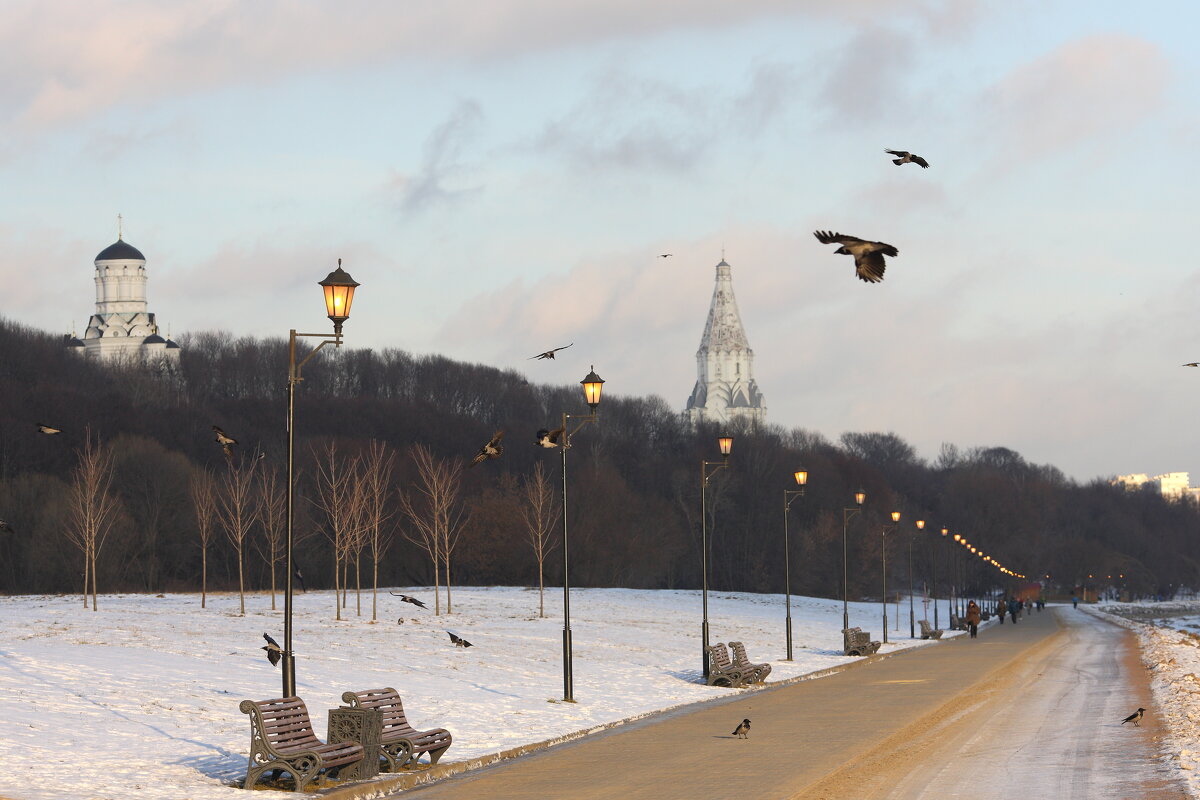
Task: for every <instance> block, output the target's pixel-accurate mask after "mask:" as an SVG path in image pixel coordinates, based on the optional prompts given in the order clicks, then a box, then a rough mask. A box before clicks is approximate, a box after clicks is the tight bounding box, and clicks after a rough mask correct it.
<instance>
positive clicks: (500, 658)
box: [0, 587, 1200, 800]
mask: <svg viewBox="0 0 1200 800" xmlns="http://www.w3.org/2000/svg"><path fill="white" fill-rule="evenodd" d="M402 591H404V592H406V593H408V594H411V595H415V596H417V597H420V598H423V599H425V600H426V601H429V605H430V606H431V607H432V605H433V603H432V590H430V589H420V588H407V589H403V590H402ZM561 601H562V592H561V590H558V591H548V592H547V595H546V617H545V618H544V619H539V618H538V616H537V603H538V597H537V592H536V591H533V590H528V589H522V588H503V587H493V588H456V589H455V590H454V613H453V614H451V615H445V614H443V615H442V616H440V617H435V616H434V614H433V612H432V611H424V610H421V609H418V608H415V607H413V606H411V605H408V604H404V603H401V602H400V601H399V599H398V598H395V597H390V596H388V595H387V594H386V593H383V594H382V595H381V597H380V601H379V602H380V608H381V613H380V620H379V622H378V623H376V624H372V623H371V622H370V621H369V620H370V595H369V594H364V596H363V609H364V614H363V616H361V617H360V616H356V615H355V602H354V598H353V596H351V598H350V603H349V608H348V609H346V610H343V612H342V613H343V617H344V619H343V620H342V621H340V622H339V621H336V620H334V599H333V594H332V592H309V593H307V594H298V595H297V597H296V609H295V617H294V627H295V632H294V644H295V648H296V654H297V667H296V672H297V681H296V683H297V693H298V694H299V695H300V697H302V698H303V699H304V701H305V703H306V704H307V706H308V710H309V714H310V715H311V716H312V719H313V726H314V728H315V729H316V733H317V735H318V736H319V737H322V738H323V737H324V735H325V728H326V714H327V711H328V709H330V708H334V707H336V706H338V705H340V704H341V694H342V692H344V691H347V690H361V689H374V688H379V687H382V686H393V687H395V688H396V689H397V690H398V691H399V692H400V695H401V697H402V698H403V699H404V707H405V711H406V712H407V715H408V717H409V720H410V721H411V722H412V723H413V725H414V726H416V727H418V728H421V727H437V726H442V727H446V728H448V729H450V731H451V732H452V733H453V734H454V745H453V747H451V748H450V750H449V751H448V752H447V753H446V754H445V756H443V759H442V763H448V762H451V761H458V760H463V759H468V758H474V757H478V756H482V755H487V754H490V753H497V752H500V751H503V750H507V749H509V748H512V747H515V746H519V745H523V744H530V743H534V742H541V741H546V740H549V739H553V738H556V737H560V736H565V735H569V734H572V733H575V732H580V731H586V730H588V729H591V728H595V727H597V726H603V725H606V724H609V723H613V722H618V721H620V720H625V719H629V718H632V717H637V716H640V715H644V714H647V713H650V712H653V711H656V710H659V709H664V708H670V707H672V706H677V705H681V704H685V703H693V702H698V701H702V700H706V699H710V698H714V697H720V696H724V695H728V694H732V693H735V692H736V691H738V690H733V689H720V688H715V687H708V686H705V685H704V684H703V683H701V682H699V680H700V666H701V662H700V616H701V604H700V593H699V592H695V591H633V590H623V589H576V590H573V591H572V592H571V629H572V635H573V644H574V678H575V684H574V686H575V688H574V696H575V699H576V701H577V702H576V703H574V704H571V703H563V702H560V701H561V699H562V695H563V681H562V605H561ZM99 605H100V609H99V611H97V612H92V611H90V610H85V609H84V608H83V603H82V600H81V598H80V597H79V596H78V595H74V596H52V597H51V596H33V597H0V764H3V769H0V798H11V799H12V800H75V799H80V800H82V799H84V798H86V800H107V799H109V798H112V799H113V800H115V799H116V798H122V800H124V799H125V798H135V799H137V798H146V799H147V800H181V798H188V800H231V799H232V798H242V797H245V795H244V794H241V793H240V789H238V788H237V787H239V786H240V783H241V779H242V778H243V777H244V775H245V772H246V758H247V754H248V749H249V742H250V735H249V730H250V725H249V720H248V717H246V716H245V715H244V714H242V713H241V712H240V711H239V710H238V703H239V702H240V701H242V700H246V699H253V700H265V699H268V698H273V697H278V696H279V695H280V690H281V677H280V673H279V668H278V667H272V666H271V665H270V663H268V661H267V658H266V654H265V653H264V652H263V651H262V650H261V649H259V648H260V647H261V646H262V645H263V644H264V641H263V638H262V634H263V633H264V632H267V633H270V634H271V635H272V636H273V637H274V638H275V639H277V640H279V641H280V642H281V643H282V639H283V613H282V610H275V611H272V610H270V600H269V597H267V596H265V595H261V594H256V595H251V596H249V597H248V598H247V612H246V616H244V617H243V616H240V615H239V614H238V598H237V595H236V594H234V595H210V596H209V598H208V608H205V609H201V608H200V602H199V597H198V596H196V595H190V594H189V595H167V596H161V595H160V596H157V597H155V596H150V595H114V596H101V597H100V601H99ZM278 605H279V608H280V609H282V599H280V600H279V603H278ZM382 609H386V612H384V611H382ZM947 611H948V608H947V606H946V603H945V601H943V602H942V604H941V609H940V616H941V623H942V625H943V626H945V625H946V620H947V616H948V615H947ZM895 612H896V607H895V605H892V606H889V611H888V615H889V623H890V624H889V628H893V626H894V625H895V621H894V617H893V615H894V614H895ZM923 612H924V610H923V609H922V606H921V603H920V602H919V601H918V603H917V609H916V616H917V618H918V619H921V618H922V617H924V616H925V614H924V613H923ZM880 615H881V610H880V606H879V604H877V603H852V604H851V605H850V624H851V625H852V626H858V627H861V628H863V630H866V631H870V632H871V634H872V637H873V638H875V639H879V638H881V637H880V622H881V619H880ZM397 618H399V619H400V620H401V622H400V624H397ZM929 618H930V619H932V610H931V609H930V614H929ZM900 619H901V622H900V625H899V627H900V628H901V629H902V630H900V631H897V630H894V629H893V630H890V631H889V636H890V637H891V638H893V639H894V640H895V641H893V643H891V644H889V645H885V646H884V649H883V652H887V651H888V650H892V649H899V648H902V647H909V646H913V645H923V644H927V642H921V641H920V640H917V641H912V640H909V639H908V607H907V605H906V604H902V605H901V607H900ZM709 622H710V631H711V636H712V640H713V641H714V642H715V641H724V642H727V641H729V640H731V639H732V640H734V641H737V640H740V641H743V642H745V644H746V649H747V651H748V653H749V656H750V658H751V659H752V660H754V661H769V662H770V663H771V664H772V666H773V671H772V672H771V675H770V679H769V682H775V681H780V680H785V679H787V678H791V677H795V676H799V675H802V674H806V673H810V672H814V671H817V670H821V669H824V668H827V667H832V666H836V665H839V664H844V663H846V662H849V661H853V660H855V659H853V658H847V657H845V656H843V655H842V654H841V632H840V631H841V627H842V604H841V603H840V602H839V601H836V600H824V599H813V598H804V597H795V596H793V598H792V623H793V634H794V639H793V642H794V651H795V652H794V655H795V660H794V661H792V662H787V661H783V660H781V659H782V658H783V657H784V655H785V639H784V598H783V596H782V595H758V594H731V593H726V592H709ZM448 630H449V631H454V632H455V633H456V634H458V635H460V636H462V637H463V638H465V639H467V640H468V641H470V642H471V643H472V644H473V645H474V646H473V647H470V648H466V649H463V648H457V647H454V646H453V645H452V644H451V642H450V638H449V637H448V636H447V635H446V633H445V631H448ZM947 635H948V636H950V635H955V634H949V633H948V634H947ZM1197 689H1198V691H1200V686H1198V687H1197ZM255 796H256V797H260V796H261V797H271V796H278V797H280V798H282V797H284V796H285V795H283V794H282V793H280V794H278V795H276V794H275V793H269V794H266V795H259V794H256V795H255Z"/></svg>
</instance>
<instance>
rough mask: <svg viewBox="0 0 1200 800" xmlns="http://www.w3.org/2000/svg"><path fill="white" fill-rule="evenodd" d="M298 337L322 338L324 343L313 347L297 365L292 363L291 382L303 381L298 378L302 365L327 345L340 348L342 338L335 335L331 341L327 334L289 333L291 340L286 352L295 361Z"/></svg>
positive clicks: (339, 335)
mask: <svg viewBox="0 0 1200 800" xmlns="http://www.w3.org/2000/svg"><path fill="white" fill-rule="evenodd" d="M300 336H306V337H314V338H315V337H322V338H323V339H324V341H322V342H321V343H320V344H318V345H317V346H316V347H314V348H313V349H312V351H311V352H309V354H308V355H306V356H305V357H304V358H302V359H301V360H300V361H299V363H293V365H292V380H293V381H302V380H304V378H302V377H300V370H302V369H303V368H304V365H305V364H307V363H308V361H309V359H311V358H312V357H313V356H315V355H316V354H317V352H318V351H320V349H321V348H322V347H324V346H325V345H327V344H331V345H333V346H334V347H341V346H342V336H341V334H340V333H339V334H336V335H335V336H334V337H333V338H332V339H330V338H329V334H328V333H297V332H296V331H292V332H291V339H292V341H291V346H290V347H289V348H288V350H289V352H290V353H291V354H292V358H293V359H295V353H296V339H297V338H298V337H300Z"/></svg>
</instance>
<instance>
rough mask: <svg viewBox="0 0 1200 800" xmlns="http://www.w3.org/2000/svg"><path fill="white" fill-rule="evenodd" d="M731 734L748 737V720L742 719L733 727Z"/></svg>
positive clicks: (741, 737) (742, 737) (743, 737)
mask: <svg viewBox="0 0 1200 800" xmlns="http://www.w3.org/2000/svg"><path fill="white" fill-rule="evenodd" d="M733 735H734V736H737V737H738V738H740V739H749V738H750V720H748V719H744V720H742V722H741V724H740V725H738V726H737V727H736V728H734V729H733Z"/></svg>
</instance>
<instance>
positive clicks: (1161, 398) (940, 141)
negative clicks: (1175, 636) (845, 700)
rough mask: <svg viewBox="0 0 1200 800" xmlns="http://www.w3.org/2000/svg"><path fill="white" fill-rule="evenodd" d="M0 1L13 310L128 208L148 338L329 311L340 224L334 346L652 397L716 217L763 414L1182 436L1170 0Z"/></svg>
mask: <svg viewBox="0 0 1200 800" xmlns="http://www.w3.org/2000/svg"><path fill="white" fill-rule="evenodd" d="M4 10H5V13H4V15H3V17H2V18H0V121H2V122H0V124H2V127H0V130H2V131H3V133H2V135H0V185H2V186H3V187H4V191H3V192H2V193H0V245H2V246H3V247H4V248H5V251H6V252H7V258H5V259H4V260H3V262H0V277H2V278H3V279H4V285H5V286H7V287H8V291H7V292H6V293H5V298H4V302H2V303H0V314H2V315H3V316H5V317H8V318H10V319H15V320H17V321H19V322H21V323H24V324H28V325H31V326H34V327H37V328H41V329H44V330H50V331H54V332H67V331H68V330H70V329H71V327H72V326H74V328H75V329H76V331H78V332H80V333H82V330H83V328H84V327H86V324H87V319H88V316H89V315H90V314H91V313H92V312H93V310H94V303H95V288H94V284H93V281H92V278H93V275H94V267H93V263H92V262H93V259H94V258H95V255H96V254H97V253H98V252H99V251H100V250H101V249H103V248H104V247H106V246H107V245H109V244H111V243H112V242H113V241H115V240H116V238H117V215H118V214H120V215H121V216H122V220H123V223H122V224H123V235H124V238H125V240H126V241H128V242H130V243H131V244H133V245H134V246H136V247H137V248H139V249H140V250H141V251H142V252H143V253H144V254H145V255H146V257H147V259H148V263H147V274H148V275H149V284H148V296H149V300H150V309H149V310H150V311H152V312H154V313H155V314H156V315H157V317H158V320H159V323H160V325H161V326H162V327H163V328H164V329H166V328H169V329H170V332H171V334H172V336H175V337H178V336H179V335H180V334H182V333H184V332H189V331H200V330H223V331H227V332H228V333H229V335H230V336H258V337H263V336H271V337H284V336H286V335H287V332H288V330H289V329H292V328H295V329H297V330H301V331H319V330H324V329H325V327H327V326H328V324H329V323H328V321H327V320H326V319H325V317H324V311H323V302H322V300H321V296H320V292H319V289H318V288H317V287H316V282H317V281H319V280H321V279H322V278H324V277H325V275H326V274H327V273H328V272H329V271H330V270H332V269H333V268H334V267H335V266H336V263H337V259H338V258H341V259H343V264H344V266H345V268H346V270H347V271H348V272H349V273H350V274H351V275H353V276H354V278H355V279H356V280H357V281H359V282H360V283H361V284H362V286H361V288H360V289H359V290H358V294H357V295H356V299H355V302H354V307H353V310H352V314H351V319H350V320H349V321H348V322H347V323H346V329H345V333H346V342H347V345H348V346H350V347H364V348H400V349H403V350H408V351H411V352H414V353H440V354H444V355H446V356H449V357H452V358H456V359H461V360H465V361H471V362H479V363H486V364H492V365H495V366H497V367H501V368H512V369H517V370H520V371H521V372H523V373H525V374H527V375H528V376H529V378H530V379H531V380H534V381H538V382H549V383H556V384H565V383H573V382H576V381H578V380H580V379H581V378H582V377H583V376H584V375H585V374H586V373H587V372H588V369H589V368H590V367H591V366H592V365H595V368H596V371H597V372H598V373H599V374H600V375H601V376H602V377H604V378H605V380H606V381H607V384H606V387H605V388H606V391H607V392H609V393H611V394H617V395H649V394H654V395H659V396H661V397H663V398H665V399H666V401H667V402H668V403H669V404H671V405H672V406H675V407H677V408H680V409H682V408H683V406H684V405H685V404H686V401H687V397H688V395H689V393H690V392H691V389H692V385H693V383H694V382H695V379H696V361H695V354H696V349H697V347H698V346H699V341H700V335H701V333H702V331H703V328H704V322H705V317H706V314H707V310H708V305H709V301H710V298H711V295H712V289H713V278H714V270H713V267H714V266H715V264H716V263H717V262H718V261H720V260H721V258H722V254H724V257H725V258H726V260H727V261H728V262H729V263H730V264H731V265H732V267H733V280H734V287H735V291H736V294H737V300H738V305H739V308H740V311H741V316H742V319H743V322H744V323H745V326H746V332H747V335H748V338H749V340H750V344H751V347H752V348H753V349H754V353H755V377H756V378H757V381H758V384H759V387H760V388H761V390H762V391H763V393H764V395H765V398H766V402H767V407H768V412H767V414H768V421H769V422H771V423H773V424H777V425H782V426H785V427H788V428H791V427H802V428H806V429H809V430H813V431H818V432H820V433H822V434H824V435H826V436H827V437H829V438H831V439H836V438H837V437H838V436H840V435H841V434H842V433H843V432H846V431H857V432H862V431H891V432H894V433H896V434H897V435H899V436H900V437H902V438H904V439H905V440H907V441H908V442H910V443H911V444H912V445H913V446H914V447H916V448H917V451H918V453H919V454H920V455H921V456H922V457H925V458H931V459H932V458H935V457H936V456H937V453H938V451H939V448H940V446H941V444H942V443H943V442H949V443H953V444H956V445H958V446H959V447H963V448H966V447H975V446H1004V447H1009V448H1011V449H1013V450H1016V451H1018V452H1020V453H1021V454H1022V455H1023V456H1025V457H1026V458H1027V459H1028V460H1030V461H1034V462H1037V463H1049V464H1054V465H1056V466H1058V467H1059V468H1060V469H1062V470H1063V471H1064V472H1066V473H1067V474H1068V475H1070V476H1072V477H1074V478H1076V479H1078V480H1081V481H1086V480H1090V479H1092V478H1094V477H1096V476H1109V475H1115V474H1121V473H1129V472H1146V473H1149V474H1156V473H1162V472H1169V471H1194V472H1197V473H1200V431H1198V430H1197V429H1196V426H1193V425H1191V424H1189V422H1188V419H1189V417H1190V411H1191V409H1192V407H1193V405H1194V400H1193V399H1194V398H1196V397H1198V396H1200V369H1198V370H1193V369H1185V368H1182V367H1181V366H1180V365H1181V364H1183V363H1185V362H1189V361H1194V360H1197V359H1200V343H1197V342H1193V341H1191V334H1192V332H1193V322H1192V316H1193V310H1194V307H1195V305H1196V300H1197V292H1198V291H1200V270H1198V269H1197V266H1196V259H1195V256H1194V255H1193V254H1192V253H1191V252H1190V250H1189V249H1188V248H1184V247H1181V246H1180V244H1179V242H1180V241H1182V239H1181V237H1184V236H1186V231H1187V230H1189V229H1192V228H1193V227H1194V222H1193V219H1194V213H1195V212H1194V204H1195V201H1194V199H1193V197H1194V189H1193V187H1192V184H1193V183H1194V178H1195V175H1196V171H1197V170H1196V166H1195V155H1196V151H1197V150H1198V149H1200V111H1198V109H1200V102H1198V100H1200V97H1198V94H1200V88H1198V87H1200V81H1197V77H1198V66H1200V54H1198V53H1197V51H1196V50H1195V48H1194V43H1193V41H1192V36H1191V33H1192V31H1194V30H1195V29H1196V26H1197V24H1198V23H1200V7H1197V6H1194V5H1193V4H1189V3H1182V2H1178V3H1169V2H1161V3H1159V2H1155V3H1144V4H1136V5H1131V4H1128V3H1117V2H1108V0H1099V1H1098V2H1087V3H1083V2H1054V1H1053V0H1050V1H1045V0H1039V2H1024V1H1023V0H1014V1H1012V2H1006V3H988V2H982V1H978V2H977V1H976V0H919V1H917V2H908V3H904V4H895V3H885V2H882V1H881V0H841V1H840V2H837V3H833V2H817V1H816V0H791V2H785V1H784V0H737V1H736V2H733V1H731V2H723V1H722V0H707V1H703V0H638V1H637V2H634V1H633V0H607V2H604V3H598V2H591V1H590V0H580V1H579V2H572V3H562V2H558V1H557V0H445V1H444V2H440V3H436V4H412V3H395V2H385V1H383V0H380V1H379V2H366V1H364V0H360V1H358V2H355V1H354V0H347V1H345V2H339V3H319V2H282V1H280V2H270V1H269V0H260V1H258V2H248V1H247V2H238V1H236V0H224V1H221V0H180V1H179V2H172V3H162V2H146V1H144V0H121V1H119V2H118V1H117V0H88V2H55V1H53V0H51V1H49V2H45V1H43V2H25V0H7V2H6V3H5V4H4ZM885 148H891V149H901V150H910V151H912V152H914V153H918V154H920V155H922V156H924V157H925V158H927V159H928V160H929V162H930V164H931V167H930V168H929V169H928V170H922V169H920V168H918V167H917V166H915V165H912V164H909V165H905V166H902V167H896V166H894V165H893V164H892V163H891V162H890V157H889V156H887V155H886V154H885V153H884V152H883V151H884V149H885ZM1189 201H1190V202H1189ZM817 229H822V230H829V229H832V230H835V231H840V232H842V233H846V234H850V235H854V236H858V237H861V238H865V239H871V240H878V241H884V242H888V243H891V244H893V245H895V246H896V247H897V248H898V249H899V251H900V255H899V256H898V257H897V258H895V259H891V260H890V264H889V267H888V271H887V275H886V279H885V280H884V282H882V283H880V284H872V285H868V284H865V283H862V282H860V281H857V280H855V278H854V273H853V267H852V264H851V261H850V259H848V258H847V257H845V256H837V255H833V253H832V251H833V250H834V249H835V248H834V247H833V246H827V245H821V244H820V243H818V242H817V241H816V240H815V239H814V238H813V236H812V231H814V230H817ZM660 253H672V254H673V256H672V257H670V258H659V257H658V256H659V254H660ZM568 343H573V347H572V348H570V349H568V350H566V351H564V352H562V353H560V354H559V358H558V359H556V360H555V361H530V360H529V357H530V356H532V355H534V354H536V353H539V352H541V351H543V350H546V349H548V348H551V347H558V346H562V345H566V344H568ZM813 479H814V480H816V479H817V476H813ZM1195 482H1196V483H1200V478H1198V479H1197V480H1196V481H1195Z"/></svg>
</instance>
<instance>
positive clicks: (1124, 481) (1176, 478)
mask: <svg viewBox="0 0 1200 800" xmlns="http://www.w3.org/2000/svg"><path fill="white" fill-rule="evenodd" d="M1148 483H1149V484H1153V485H1154V486H1156V487H1157V488H1158V491H1159V494H1161V495H1162V496H1163V497H1166V498H1168V499H1170V500H1179V499H1180V498H1183V497H1190V498H1191V499H1192V500H1195V501H1197V502H1200V487H1196V488H1193V487H1192V486H1191V484H1190V480H1189V477H1188V473H1186V472H1164V473H1163V474H1162V475H1153V476H1151V475H1147V474H1146V473H1144V472H1135V473H1132V474H1130V475H1118V476H1117V477H1115V478H1113V479H1112V485H1113V486H1116V485H1118V484H1120V485H1121V486H1124V487H1125V488H1126V489H1127V490H1129V491H1134V490H1135V489H1141V488H1142V487H1143V486H1145V485H1146V484H1148Z"/></svg>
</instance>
